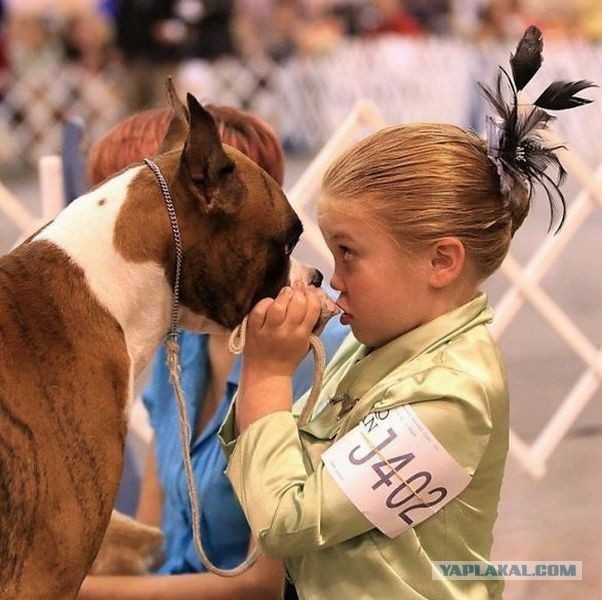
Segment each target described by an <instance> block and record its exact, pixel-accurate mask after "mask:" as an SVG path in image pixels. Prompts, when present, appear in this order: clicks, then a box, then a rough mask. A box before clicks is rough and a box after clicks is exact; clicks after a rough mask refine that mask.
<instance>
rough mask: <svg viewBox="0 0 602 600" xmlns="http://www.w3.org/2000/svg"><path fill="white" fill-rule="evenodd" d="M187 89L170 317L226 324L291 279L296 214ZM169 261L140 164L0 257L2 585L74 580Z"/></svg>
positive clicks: (97, 515)
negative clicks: (177, 310) (179, 260)
mask: <svg viewBox="0 0 602 600" xmlns="http://www.w3.org/2000/svg"><path fill="white" fill-rule="evenodd" d="M187 104H188V110H186V109H185V108H184V107H183V106H182V105H181V104H178V105H177V106H174V108H175V109H176V110H175V112H176V117H175V118H174V121H173V123H172V127H171V128H170V132H169V133H168V136H167V137H168V141H169V139H170V138H171V142H170V143H172V144H173V140H174V139H176V138H177V137H178V135H180V134H181V132H182V131H183V127H184V128H185V130H184V134H185V144H184V146H183V148H180V149H176V150H172V151H169V152H166V153H163V154H161V155H159V156H158V157H156V159H155V162H156V163H157V165H158V166H159V167H160V169H161V171H162V172H163V174H164V176H165V178H166V180H167V182H168V184H169V188H170V191H171V195H172V197H173V201H174V205H175V208H176V212H177V215H178V219H179V223H180V228H181V233H182V243H183V252H184V259H183V270H182V281H181V283H182V285H181V299H180V301H181V325H182V326H183V327H186V328H189V329H193V330H196V331H207V332H211V331H212V330H213V331H215V330H218V329H219V330H222V331H223V328H227V329H231V328H233V327H234V326H235V325H237V324H238V323H239V322H240V321H241V320H242V318H243V316H244V315H245V314H246V313H247V312H248V311H249V310H250V308H251V307H252V306H253V304H254V303H255V302H257V301H258V300H259V299H260V298H262V297H265V296H274V295H275V294H276V293H277V292H278V290H279V289H280V288H281V287H282V286H283V285H285V284H286V283H287V282H288V281H289V272H290V260H289V254H290V252H291V250H292V248H293V247H294V245H295V243H296V241H297V239H298V238H299V235H300V234H301V230H302V227H301V223H300V221H299V219H298V218H297V216H296V214H295V212H294V211H293V209H292V208H291V207H290V205H289V204H288V202H287V200H286V198H285V196H284V194H283V192H282V190H281V189H280V187H279V186H278V185H277V184H276V183H275V182H274V181H273V180H272V179H271V178H270V177H269V176H268V175H267V174H266V173H265V172H264V171H262V170H261V169H260V168H259V167H257V166H256V165H255V164H254V163H253V162H252V161H251V160H249V159H247V158H246V157H245V156H244V155H243V154H241V153H240V152H238V151H237V150H235V149H233V148H230V147H227V146H222V145H221V143H220V140H219V137H218V132H217V129H216V127H215V123H214V122H213V120H212V118H211V116H210V115H209V114H208V113H207V112H206V111H205V110H204V109H203V108H202V106H201V105H200V104H199V103H198V102H197V101H196V100H195V99H194V97H192V96H191V95H188V98H187ZM179 132H180V133H179ZM174 268H175V250H174V241H173V237H172V230H171V228H170V224H169V220H168V216H167V211H166V207H165V203H164V199H163V196H162V194H161V191H160V188H159V186H158V184H157V181H156V179H155V175H154V174H153V173H152V172H151V171H150V170H149V169H148V168H147V167H146V166H144V165H140V164H139V165H136V166H133V167H131V168H128V169H127V170H125V171H123V172H121V173H120V174H119V175H117V176H115V177H113V178H111V179H109V180H108V181H106V182H105V183H104V184H102V185H100V186H99V187H97V188H95V189H94V190H92V191H90V192H89V193H87V194H85V195H84V196H82V197H81V198H79V199H78V200H76V201H74V202H73V203H72V204H71V205H69V206H68V207H67V208H66V209H65V210H64V211H63V212H61V213H60V214H59V216H58V217H57V218H56V219H55V220H54V221H53V222H52V223H50V224H49V225H47V226H46V227H45V228H44V229H43V230H41V231H40V232H39V233H38V234H37V235H35V236H33V237H32V238H31V239H30V240H28V241H27V242H25V243H23V244H22V245H20V246H19V247H18V248H16V249H15V250H13V251H12V252H11V253H10V254H8V255H6V256H4V257H2V258H0V597H1V598H3V599H8V598H11V599H12V598H19V599H21V598H22V599H26V600H36V599H44V600H53V599H60V600H65V599H67V598H73V597H75V596H76V594H77V591H78V589H79V586H80V584H81V581H82V579H83V578H84V576H85V574H86V572H87V571H88V569H89V567H90V565H91V564H92V561H93V560H94V557H95V555H96V553H97V551H98V548H99V546H100V543H101V541H102V539H103V533H104V531H105V529H106V527H107V523H108V521H109V518H110V515H111V509H112V507H113V501H114V498H115V495H116V492H117V486H118V483H119V477H120V473H121V468H122V454H123V447H124V438H125V433H126V423H127V416H128V409H129V405H130V401H131V396H132V383H133V381H134V379H135V378H136V376H137V375H138V374H139V373H140V372H141V370H142V369H143V368H144V366H145V365H146V364H147V362H148V361H149V359H150V358H151V356H152V355H153V353H154V351H155V349H156V348H157V346H158V345H159V344H160V343H161V341H162V339H163V337H164V336H165V334H166V333H167V332H168V331H169V325H170V311H171V302H172V291H173V289H172V282H173V279H174ZM310 277H311V274H310ZM318 285H319V282H318Z"/></svg>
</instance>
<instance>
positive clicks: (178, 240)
mask: <svg viewBox="0 0 602 600" xmlns="http://www.w3.org/2000/svg"><path fill="white" fill-rule="evenodd" d="M144 162H145V164H146V166H147V167H148V168H149V169H150V170H151V171H152V172H153V174H154V175H155V177H156V178H157V181H158V182H159V187H160V188H161V192H162V194H163V199H164V200H165V205H166V206H167V214H168V216H169V223H170V224H171V231H172V233H173V241H174V244H175V246H176V275H175V279H174V284H173V301H172V308H171V326H170V328H169V334H168V337H177V335H178V321H179V305H180V275H181V272H182V257H183V252H182V236H181V235H180V226H179V225H178V218H177V216H176V209H175V207H174V205H173V200H172V199H171V194H170V192H169V186H168V185H167V181H165V177H163V173H161V169H159V167H158V166H157V165H156V164H155V163H154V162H153V161H152V160H150V158H145V159H144Z"/></svg>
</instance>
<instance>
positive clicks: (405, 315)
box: [222, 32, 586, 600]
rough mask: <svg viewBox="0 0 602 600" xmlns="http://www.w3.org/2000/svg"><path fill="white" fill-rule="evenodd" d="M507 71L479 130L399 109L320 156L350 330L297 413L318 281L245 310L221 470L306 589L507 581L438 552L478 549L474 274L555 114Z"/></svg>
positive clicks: (486, 502)
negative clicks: (527, 102)
mask: <svg viewBox="0 0 602 600" xmlns="http://www.w3.org/2000/svg"><path fill="white" fill-rule="evenodd" d="M531 35H536V34H535V32H531ZM537 39H539V38H537ZM536 41H537V40H536ZM519 48H520V46H519ZM513 67H514V65H513ZM513 70H514V69H513ZM536 70H537V68H535V69H534V71H536ZM531 76H532V74H531ZM516 79H519V77H518V76H516ZM511 83H512V86H513V87H512V89H513V92H514V94H513V97H514V100H511V101H510V103H509V104H506V103H505V102H506V101H505V99H504V98H502V97H499V98H496V101H497V103H498V104H497V106H496V108H498V110H499V111H500V116H501V117H502V121H501V122H492V125H493V126H495V127H490V136H491V137H490V139H489V140H488V144H487V145H486V144H485V143H484V142H483V141H482V140H481V139H480V138H479V137H478V136H477V135H475V134H473V133H471V132H469V131H466V130H463V129H461V128H459V127H455V126H453V125H444V124H415V125H405V126H395V127H390V128H388V129H385V130H383V131H379V132H378V133H375V134H374V135H371V136H370V137H368V138H367V139H365V140H363V141H361V142H360V143H359V144H357V145H356V146H355V147H353V148H352V149H351V150H349V151H348V152H346V153H345V154H344V155H343V156H341V157H340V158H339V159H338V160H337V161H336V162H335V163H334V164H333V165H332V166H331V168H330V169H329V171H328V172H327V174H326V176H325V178H324V182H323V191H322V195H321V197H320V199H319V202H318V219H319V225H320V228H321V230H322V233H323V235H324V238H325V240H326V243H327V244H328V247H329V249H330V250H331V252H332V254H333V257H334V262H335V268H334V274H333V276H332V280H331V284H332V287H333V288H334V289H336V290H338V291H339V293H340V295H339V297H338V301H337V304H338V305H339V307H340V308H341V309H342V310H343V311H344V314H343V315H342V317H341V321H342V322H343V323H347V324H349V325H350V326H351V329H352V332H353V337H350V339H348V340H347V341H346V342H345V343H344V344H343V346H342V347H341V349H340V350H339V352H338V353H337V354H336V355H335V357H334V359H333V361H332V362H331V364H330V365H329V368H328V369H327V372H326V377H325V383H324V387H323V391H322V394H321V397H320V399H319V403H318V406H317V407H316V409H315V410H314V411H313V418H312V419H311V420H310V421H309V423H307V424H300V427H299V428H298V425H299V424H298V423H296V416H295V415H296V414H297V413H298V412H299V408H300V407H299V406H298V405H295V407H294V409H293V411H292V412H291V376H292V374H293V372H294V370H295V367H296V365H297V364H298V363H299V361H300V360H301V358H302V357H303V355H304V354H305V352H306V351H307V344H308V336H309V333H310V332H311V329H312V327H313V325H314V323H315V321H316V318H317V315H318V314H319V301H318V298H317V295H316V294H315V292H314V291H313V290H312V289H311V288H309V289H303V288H294V289H291V288H284V289H283V290H282V291H281V293H280V295H279V296H278V297H277V298H276V299H275V300H271V299H265V300H262V301H261V302H259V303H258V304H257V305H256V307H255V308H254V309H253V311H252V313H251V315H250V318H249V322H248V330H247V342H246V349H245V354H244V362H243V372H242V376H241V387H240V392H239V394H238V397H237V400H236V403H235V410H234V416H232V415H231V416H230V417H229V418H228V420H227V421H226V422H225V424H224V426H223V429H222V438H223V442H224V444H225V447H226V449H227V451H228V452H229V453H230V458H229V465H228V469H227V474H228V477H229V478H230V480H231V482H232V485H233V487H234V490H235V492H236V494H237V496H238V498H239V500H240V502H241V505H242V507H243V510H244V512H245V514H246V515H247V518H248V521H249V524H250V526H251V530H252V532H253V534H254V537H255V538H256V539H257V542H258V544H259V547H260V549H261V550H262V551H263V552H264V553H265V554H267V555H273V556H282V557H284V558H285V559H286V565H287V568H288V570H289V573H290V574H291V576H292V578H293V581H294V583H295V585H296V587H297V590H298V593H299V596H300V597H301V598H311V599H314V598H316V599H321V598H354V599H359V598H375V599H376V598H379V599H380V598H399V599H404V600H405V599H419V598H427V599H457V600H459V599H465V598H471V599H477V598H478V599H485V598H500V597H501V593H502V587H503V584H502V582H501V581H497V580H493V579H489V580H454V579H450V578H445V577H437V576H436V575H435V574H434V571H433V567H434V566H435V563H436V562H437V561H486V560H487V559H488V558H489V554H490V550H491V545H492V529H493V525H494V522H495V519H496V515H497V506H498V501H499V496H500V486H501V482H502V476H503V471H504V462H505V458H506V453H507V450H508V390H507V385H506V376H505V373H504V367H503V364H502V361H501V358H500V354H499V351H498V349H497V347H496V345H495V343H494V341H493V340H492V338H491V336H490V335H489V333H488V331H487V327H486V325H487V323H489V322H490V321H491V319H492V312H491V310H490V309H489V307H488V305H487V298H486V296H485V294H483V293H481V292H480V291H479V288H480V286H481V285H482V284H483V282H484V281H485V280H486V279H487V278H488V277H489V276H490V275H491V274H492V273H493V272H494V271H495V270H496V269H497V268H498V267H499V266H500V264H501V263H502V260H503V259H504V256H505V255H506V253H507V251H508V247H509V244H510V240H511V238H512V236H513V234H514V232H515V231H516V230H517V228H518V227H519V226H520V225H521V223H522V221H523V219H524V218H525V215H526V213H527V211H528V208H529V201H530V190H531V186H532V184H533V183H534V182H535V181H538V180H539V179H541V172H542V171H543V170H544V169H545V166H546V165H547V164H549V163H555V159H554V157H553V154H552V149H550V148H547V147H546V146H545V144H544V143H543V142H542V140H541V138H540V137H539V134H540V132H541V130H542V128H543V126H544V125H545V122H546V121H547V120H548V118H549V115H547V113H546V112H545V111H543V110H541V108H538V107H532V108H531V111H530V112H529V111H527V114H526V118H527V119H531V125H532V126H533V127H531V128H528V127H526V126H524V122H523V121H521V118H522V117H521V118H519V119H516V118H515V117H516V116H517V112H516V111H517V110H518V107H517V104H516V92H517V89H516V87H518V89H519V90H520V89H521V87H522V86H524V82H522V81H521V84H522V85H520V87H519V84H518V83H516V82H511ZM498 84H500V85H498V90H502V88H503V85H502V84H503V80H502V75H500V79H499V80H498ZM515 86H516V87H515ZM583 87H586V86H585V85H584V86H581V88H580V89H582V88H583ZM486 93H488V94H490V95H491V96H492V97H494V96H495V92H491V91H490V90H486ZM569 95H570V94H569ZM577 100H581V99H577ZM582 103H583V102H582ZM541 105H543V106H545V107H548V108H557V106H556V105H551V104H550V103H548V102H547V101H542V102H541ZM507 109H508V110H507ZM500 131H501V132H503V135H502V136H500V135H499V132H500ZM534 132H536V133H537V135H532V134H533V133H534ZM542 156H545V157H546V158H545V160H544V161H543V162H544V164H543V165H542V164H541V163H540V162H537V161H533V160H532V159H533V157H536V158H537V160H540V159H541V157H542ZM543 179H544V181H548V180H547V179H545V177H544V178H543ZM550 181H552V180H550ZM554 190H555V191H557V187H555V186H554ZM550 192H551V193H552V190H550ZM297 404H299V403H297ZM236 435H238V436H239V437H238V438H236Z"/></svg>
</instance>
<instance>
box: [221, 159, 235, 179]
mask: <svg viewBox="0 0 602 600" xmlns="http://www.w3.org/2000/svg"><path fill="white" fill-rule="evenodd" d="M233 171H234V163H233V162H230V163H228V164H226V165H225V166H223V167H222V168H221V169H220V170H219V176H220V177H226V176H227V175H230V173H232V172H233Z"/></svg>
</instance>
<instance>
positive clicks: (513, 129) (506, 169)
mask: <svg viewBox="0 0 602 600" xmlns="http://www.w3.org/2000/svg"><path fill="white" fill-rule="evenodd" d="M542 49H543V41H542V37H541V31H540V30H539V29H537V27H535V26H531V27H529V28H528V29H527V30H526V31H525V33H524V35H523V37H522V39H521V41H520V42H519V43H518V46H517V48H516V54H515V55H511V56H510V64H511V66H512V77H510V75H509V74H508V72H507V71H505V70H504V69H503V68H502V67H500V68H499V71H498V74H497V79H496V82H495V86H492V87H488V86H486V85H483V84H479V86H480V87H481V90H482V91H483V94H484V95H485V97H486V98H487V100H488V101H489V102H490V104H491V105H492V106H493V108H494V109H495V112H496V113H497V116H498V119H497V120H496V119H494V118H492V117H490V116H488V117H487V120H486V123H487V154H488V156H489V158H490V159H491V160H492V162H493V163H494V165H495V167H496V170H497V172H498V175H499V178H500V191H501V193H502V196H503V197H504V198H505V199H506V202H507V203H508V206H509V207H510V208H511V211H512V215H513V221H514V223H513V232H514V231H515V230H516V228H517V227H518V226H520V223H521V222H522V219H523V218H524V216H525V215H526V213H527V211H528V210H529V203H530V201H531V197H532V194H533V190H534V187H535V186H536V185H539V186H541V187H542V188H543V189H544V191H545V193H546V196H547V198H548V203H549V205H550V227H551V226H552V224H553V223H554V221H555V220H556V219H558V221H559V225H558V229H559V228H560V227H561V226H562V223H563V222H564V219H565V215H566V202H565V199H564V196H563V194H562V192H561V190H560V186H561V185H562V182H563V180H564V177H565V175H566V172H565V170H564V169H563V167H562V165H561V163H560V161H559V159H558V157H557V156H556V154H555V152H556V150H558V149H559V148H562V147H563V146H561V145H560V146H554V145H551V144H549V143H548V142H547V141H546V140H545V136H544V135H542V134H543V131H544V130H545V128H546V126H547V125H548V123H549V122H550V121H551V120H553V119H554V118H555V117H554V116H552V115H550V114H549V113H547V112H546V109H547V110H563V109H567V108H573V107H576V106H582V105H584V104H589V103H590V102H591V100H589V99H587V98H581V97H579V96H577V95H576V94H578V93H579V92H581V91H582V90H584V89H588V88H590V87H596V86H595V85H594V84H593V83H592V82H591V81H573V82H570V81H556V82H554V83H552V84H551V85H549V86H548V88H547V89H546V90H545V91H544V92H543V93H542V94H541V95H540V97H539V98H538V99H537V100H536V101H535V102H534V103H533V104H534V106H532V107H530V108H529V107H527V106H524V107H523V106H521V107H519V104H518V93H519V92H520V91H521V90H522V89H523V88H524V87H525V85H526V84H527V83H529V81H530V80H531V79H532V78H533V76H534V75H535V73H537V71H538V70H539V68H540V67H541V65H542V62H543V58H542ZM548 169H551V170H552V172H554V171H555V172H556V173H555V175H556V176H555V177H552V176H550V175H549V174H548V173H547V171H548ZM525 189H527V190H528V200H529V201H528V202H527V203H526V204H525V203H524V202H523V200H522V199H521V196H522V193H523V191H524V190H525ZM559 213H560V215H559ZM558 229H557V230H558Z"/></svg>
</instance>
